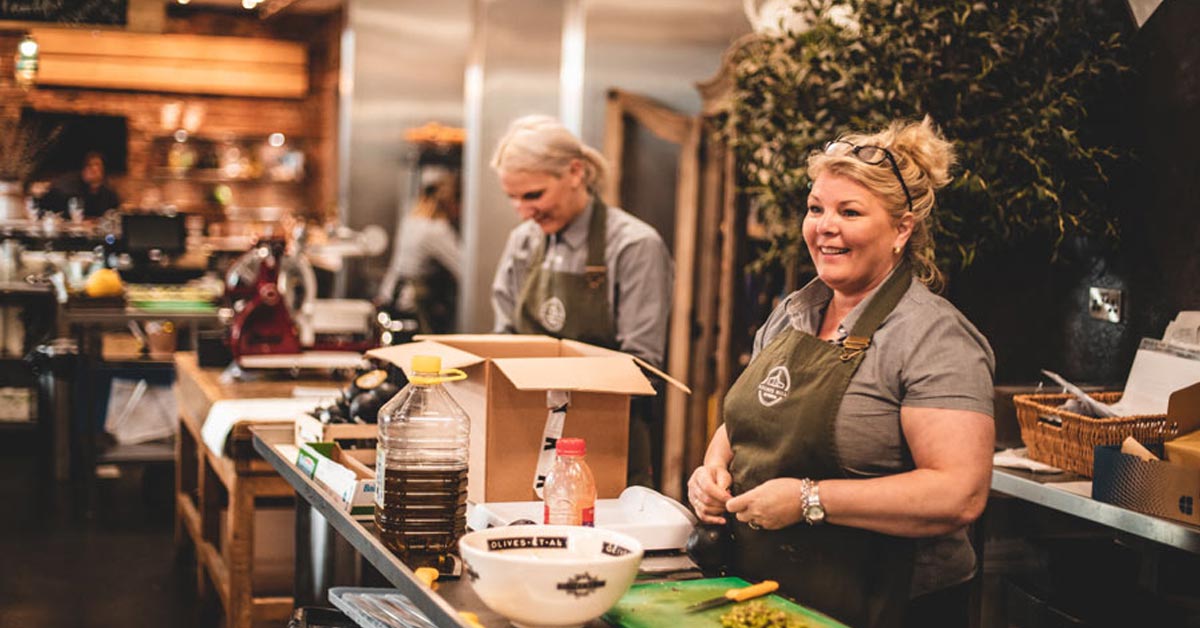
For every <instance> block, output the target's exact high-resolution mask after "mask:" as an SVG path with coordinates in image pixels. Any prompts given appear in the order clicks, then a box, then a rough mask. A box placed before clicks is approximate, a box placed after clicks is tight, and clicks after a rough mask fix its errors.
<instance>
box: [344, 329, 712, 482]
mask: <svg viewBox="0 0 1200 628" xmlns="http://www.w3.org/2000/svg"><path fill="white" fill-rule="evenodd" d="M418 355H433V356H438V357H440V358H441V359H442V368H443V369H451V368H456V369H462V370H463V371H465V372H466V374H467V379H465V380H463V381H458V382H449V383H447V384H446V385H445V386H446V390H447V391H448V392H449V393H450V394H451V396H453V397H454V399H455V401H457V402H458V403H459V405H461V406H462V407H463V409H464V410H466V412H467V415H468V416H470V417H471V451H470V457H469V460H468V469H469V471H468V479H467V497H468V499H469V500H471V501H473V502H476V503H482V502H510V501H527V500H533V499H537V496H536V495H535V493H534V491H533V479H534V475H535V473H536V470H537V460H538V454H539V452H540V451H541V447H542V446H543V445H542V432H543V428H544V427H545V422H546V416H547V414H548V408H547V406H546V393H547V391H551V390H560V391H570V393H571V404H570V407H569V409H568V410H567V417H566V421H565V424H564V426H563V436H564V437H577V438H583V439H585V440H586V441H587V449H588V451H587V462H588V466H589V467H591V469H592V474H593V475H594V476H595V478H596V491H597V496H598V497H601V498H615V497H617V496H619V495H620V494H621V491H622V489H624V488H625V466H626V460H627V459H628V454H629V398H630V396H631V395H653V394H654V388H653V386H651V385H650V381H649V380H647V379H646V376H645V375H644V374H643V373H642V370H641V369H646V370H649V371H651V372H652V373H654V374H656V375H658V376H659V377H662V378H663V379H664V380H665V381H667V382H668V383H670V384H671V385H672V386H676V387H678V388H680V389H681V390H684V391H685V392H690V391H689V390H688V388H687V387H686V386H684V385H683V384H681V383H679V382H677V381H675V380H674V379H671V378H670V377H669V376H667V375H666V374H665V373H662V372H661V371H659V370H657V369H655V368H654V367H652V366H650V365H649V364H646V363H645V362H643V361H641V360H638V359H637V358H635V357H633V356H630V355H628V354H625V353H621V352H618V351H611V350H609V349H604V348H601V347H596V346H593V345H589V344H586V343H582V342H576V341H574V340H559V339H556V338H551V337H549V336H528V335H527V336H522V335H496V334H481V335H471V334H460V335H445V336H422V337H420V340H419V341H418V342H412V343H408V344H404V345H397V346H394V347H384V348H380V349H374V350H372V351H369V352H367V356H368V357H371V358H376V359H380V360H384V361H386V362H390V363H392V364H395V365H397V366H399V367H401V368H403V369H404V370H405V372H406V373H408V371H409V369H410V368H411V365H412V359H413V357H414V356H418ZM639 367H640V368H639ZM410 374H411V373H410Z"/></svg>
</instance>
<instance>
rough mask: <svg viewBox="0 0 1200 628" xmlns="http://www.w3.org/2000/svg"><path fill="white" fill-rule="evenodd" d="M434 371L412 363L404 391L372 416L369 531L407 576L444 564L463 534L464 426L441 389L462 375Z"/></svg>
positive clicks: (425, 362)
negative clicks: (375, 441)
mask: <svg viewBox="0 0 1200 628" xmlns="http://www.w3.org/2000/svg"><path fill="white" fill-rule="evenodd" d="M441 368H442V360H441V358H438V357H433V356H416V357H414V358H413V361H412V371H413V374H412V377H411V378H409V383H408V385H407V386H405V387H404V388H403V389H401V390H400V392H399V393H397V394H396V396H395V397H392V399H391V400H390V401H388V402H387V403H385V404H384V405H383V407H382V408H380V409H379V446H378V453H377V456H376V462H375V474H376V483H377V487H376V493H375V524H376V526H377V527H378V529H379V537H380V540H382V541H383V544H384V545H386V546H387V547H388V549H390V550H392V551H393V552H394V553H395V554H396V555H397V556H399V557H400V559H401V560H402V561H404V562H405V564H407V565H408V566H409V567H411V568H413V569H416V568H418V567H434V568H439V567H442V566H444V565H446V564H447V562H446V561H447V560H448V559H449V557H450V555H451V554H454V553H456V552H457V551H458V539H459V537H461V536H462V535H463V533H464V532H465V531H466V511H467V456H468V446H469V443H470V430H471V421H470V419H469V418H468V417H467V413H466V412H465V411H463V409H462V407H461V406H459V405H458V404H457V403H456V402H455V401H454V399H453V398H452V397H451V396H450V394H449V393H447V392H446V389H445V388H444V387H443V386H442V382H445V381H454V380H458V379H463V378H465V377H466V375H465V374H463V373H462V371H457V370H451V371H448V372H446V373H442V370H441Z"/></svg>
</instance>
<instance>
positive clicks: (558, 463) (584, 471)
mask: <svg viewBox="0 0 1200 628" xmlns="http://www.w3.org/2000/svg"><path fill="white" fill-rule="evenodd" d="M554 449H555V453H557V457H556V458H555V459H554V466H553V467H551V468H550V473H549V474H547V475H546V485H545V486H544V487H542V496H543V499H544V500H545V509H544V510H545V523H547V524H550V525H574V526H588V527H594V526H595V525H596V480H595V479H594V478H593V477H592V470H591V469H590V468H588V465H587V461H586V460H584V459H583V458H584V456H585V455H586V454H587V443H585V442H584V440H583V439H582V438H560V439H558V444H557V445H555V448H554Z"/></svg>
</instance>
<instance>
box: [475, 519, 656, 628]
mask: <svg viewBox="0 0 1200 628" xmlns="http://www.w3.org/2000/svg"><path fill="white" fill-rule="evenodd" d="M458 546H459V549H460V550H461V552H462V558H463V560H464V561H465V562H466V566H465V568H464V573H463V576H464V577H465V578H467V579H468V581H470V583H471V585H472V586H474V587H475V593H476V594H478V595H479V598H480V599H481V600H483V603H484V604H487V605H488V607H489V608H491V609H492V610H494V611H496V612H497V613H499V614H501V615H503V616H504V617H506V618H508V619H509V621H511V622H512V623H514V624H516V625H517V626H522V627H523V628H565V627H567V626H582V625H583V624H585V623H587V622H588V621H590V620H592V619H594V618H596V617H599V616H600V615H603V614H604V612H605V611H607V610H608V609H609V608H611V607H612V606H613V605H614V604H616V603H617V600H619V599H621V596H622V595H623V594H624V593H625V591H626V590H627V589H628V588H629V585H630V584H632V583H633V579H634V578H635V577H636V576H637V570H638V565H639V564H640V563H641V562H642V545H641V543H638V541H637V540H636V539H634V538H633V537H631V536H628V535H625V534H621V533H619V532H613V531H611V530H604V529H600V528H584V527H580V526H542V525H532V526H529V525H525V526H505V527H502V528H491V529H488V530H480V531H478V532H471V533H470V534H467V535H465V536H463V537H462V539H461V540H459V542H458Z"/></svg>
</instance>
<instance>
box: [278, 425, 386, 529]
mask: <svg viewBox="0 0 1200 628" xmlns="http://www.w3.org/2000/svg"><path fill="white" fill-rule="evenodd" d="M296 466H297V467H299V468H300V470H301V471H303V472H304V473H306V474H308V476H309V477H311V478H312V479H313V480H315V481H316V482H317V483H318V484H321V485H322V486H325V487H326V488H328V489H329V490H331V491H333V494H334V495H337V497H338V499H339V500H340V503H341V505H342V509H343V510H345V511H347V512H349V513H350V516H352V517H366V516H371V515H373V514H374V513H375V490H376V483H375V468H374V466H375V450H373V449H342V448H341V446H339V445H338V444H337V443H305V444H304V445H302V446H301V447H300V450H299V453H297V454H296Z"/></svg>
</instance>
